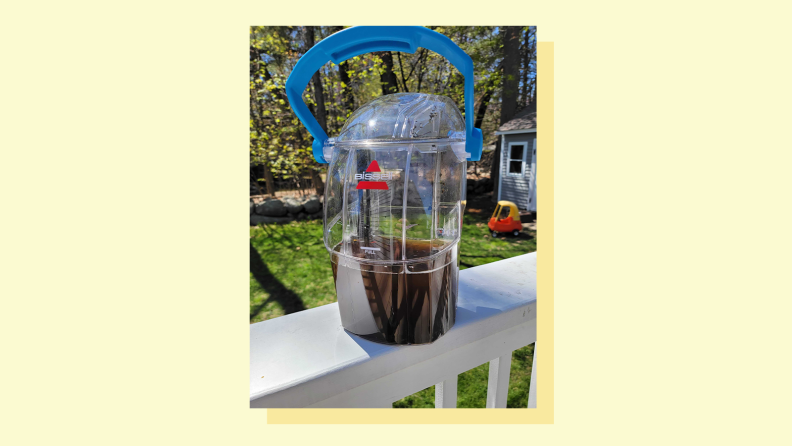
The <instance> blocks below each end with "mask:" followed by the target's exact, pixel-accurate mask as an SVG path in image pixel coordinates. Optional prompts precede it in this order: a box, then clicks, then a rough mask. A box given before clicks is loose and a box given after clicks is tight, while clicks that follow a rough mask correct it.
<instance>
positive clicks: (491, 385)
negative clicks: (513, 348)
mask: <svg viewBox="0 0 792 446" xmlns="http://www.w3.org/2000/svg"><path fill="white" fill-rule="evenodd" d="M511 357H512V353H511V352H509V353H507V354H505V355H503V356H501V357H499V358H495V359H493V360H492V361H490V363H489V380H488V381H487V409H493V408H495V409H497V408H500V409H505V408H506V400H507V399H508V397H509V371H511Z"/></svg>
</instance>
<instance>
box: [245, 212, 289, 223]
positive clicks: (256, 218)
mask: <svg viewBox="0 0 792 446" xmlns="http://www.w3.org/2000/svg"><path fill="white" fill-rule="evenodd" d="M290 221H292V219H291V218H290V217H267V216H266V215H255V214H254V215H251V216H250V226H256V225H259V224H262V223H289V222H290Z"/></svg>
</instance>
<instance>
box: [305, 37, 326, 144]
mask: <svg viewBox="0 0 792 446" xmlns="http://www.w3.org/2000/svg"><path fill="white" fill-rule="evenodd" d="M314 40H315V37H314V27H313V26H306V27H305V49H306V52H307V51H308V50H310V49H311V48H313V46H314ZM311 80H312V81H313V87H314V102H316V120H317V121H318V122H319V125H320V126H322V130H324V131H325V133H327V110H326V109H325V101H324V89H323V88H322V78H321V77H320V76H319V72H318V71H317V72H315V73H314V74H313V77H312V78H311Z"/></svg>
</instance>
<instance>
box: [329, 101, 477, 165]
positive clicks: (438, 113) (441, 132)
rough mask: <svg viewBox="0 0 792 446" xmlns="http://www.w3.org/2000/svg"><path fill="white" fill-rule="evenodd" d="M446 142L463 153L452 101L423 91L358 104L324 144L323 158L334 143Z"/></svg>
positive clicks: (462, 136) (459, 122)
mask: <svg viewBox="0 0 792 446" xmlns="http://www.w3.org/2000/svg"><path fill="white" fill-rule="evenodd" d="M391 143H392V144H404V143H413V144H416V143H437V144H449V145H451V147H452V148H453V150H454V152H456V153H457V154H458V155H459V157H460V158H466V157H468V156H470V155H469V154H468V153H466V152H465V120H464V118H462V114H461V113H460V112H459V109H458V108H457V106H456V104H455V103H454V101H452V100H451V99H450V98H448V97H446V96H438V95H433V94H426V93H396V94H389V95H385V96H380V97H379V98H377V99H374V100H373V101H371V102H369V103H368V104H366V105H364V106H362V107H360V108H359V109H358V110H357V111H355V112H354V113H353V114H352V116H350V117H349V119H347V122H346V123H345V124H344V127H342V128H341V132H340V134H339V135H338V136H337V137H335V138H330V139H328V140H327V142H326V143H325V145H324V156H325V159H327V160H330V159H332V155H333V150H334V148H335V146H381V147H382V148H384V149H387V145H388V144H391Z"/></svg>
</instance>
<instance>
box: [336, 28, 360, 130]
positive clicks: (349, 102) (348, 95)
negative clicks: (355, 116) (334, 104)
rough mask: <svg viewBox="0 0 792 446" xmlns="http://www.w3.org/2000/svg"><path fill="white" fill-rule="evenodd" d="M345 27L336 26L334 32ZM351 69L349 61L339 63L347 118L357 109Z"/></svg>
mask: <svg viewBox="0 0 792 446" xmlns="http://www.w3.org/2000/svg"><path fill="white" fill-rule="evenodd" d="M343 29H344V27H343V26H334V27H333V32H334V33H337V32H339V31H342V30H343ZM348 70H349V68H348V65H347V62H346V61H344V62H341V63H340V64H338V77H339V79H341V82H342V83H343V84H344V85H343V86H342V87H341V101H342V104H343V115H344V118H346V117H347V116H348V115H349V113H351V112H353V111H355V97H354V96H353V95H352V85H351V83H350V80H349V73H347V71H348Z"/></svg>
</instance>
